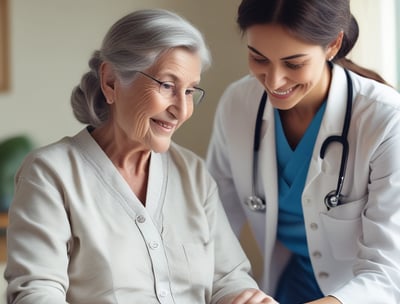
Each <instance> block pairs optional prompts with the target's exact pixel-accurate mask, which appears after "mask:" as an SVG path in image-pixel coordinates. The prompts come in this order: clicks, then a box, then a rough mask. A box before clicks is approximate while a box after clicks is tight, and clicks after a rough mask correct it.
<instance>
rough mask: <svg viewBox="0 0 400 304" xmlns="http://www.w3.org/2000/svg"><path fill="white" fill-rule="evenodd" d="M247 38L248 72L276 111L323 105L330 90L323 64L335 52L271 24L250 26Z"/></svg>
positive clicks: (324, 64)
mask: <svg viewBox="0 0 400 304" xmlns="http://www.w3.org/2000/svg"><path fill="white" fill-rule="evenodd" d="M246 37H247V44H248V50H249V67H250V70H251V72H252V73H253V74H254V76H255V77H257V79H258V80H259V81H260V82H261V83H262V84H263V86H264V87H265V89H266V91H267V93H268V97H269V99H268V101H269V102H271V103H272V105H273V106H274V107H275V108H278V109H280V110H288V109H291V108H293V107H295V106H296V105H298V104H300V103H302V104H306V103H308V104H313V103H314V104H315V103H320V102H322V100H323V99H324V98H325V96H326V93H327V91H328V87H329V68H328V65H327V63H326V62H327V59H328V58H329V57H330V56H332V52H333V51H334V50H332V49H331V48H330V47H328V48H327V49H326V50H325V49H323V48H322V47H321V46H319V45H313V44H308V43H306V42H304V41H302V40H299V39H298V38H296V37H294V36H293V35H291V34H290V33H289V32H288V31H286V30H285V29H284V28H283V27H282V26H279V25H274V24H261V25H254V26H251V27H250V28H248V29H247V30H246ZM335 54H336V53H335ZM333 55H334V54H333Z"/></svg>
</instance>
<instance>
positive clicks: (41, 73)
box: [0, 0, 400, 303]
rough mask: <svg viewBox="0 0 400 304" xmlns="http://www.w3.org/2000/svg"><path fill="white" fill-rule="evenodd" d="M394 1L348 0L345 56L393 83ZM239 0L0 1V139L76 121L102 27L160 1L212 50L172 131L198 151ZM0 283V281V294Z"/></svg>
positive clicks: (240, 59)
mask: <svg viewBox="0 0 400 304" xmlns="http://www.w3.org/2000/svg"><path fill="white" fill-rule="evenodd" d="M399 2H400V1H399V0H380V1H376V0H351V6H352V10H353V14H354V15H355V16H356V18H357V20H358V22H359V26H360V38H359V41H358V44H357V45H356V48H355V49H354V50H353V52H352V54H351V56H350V57H351V59H352V60H353V61H355V62H356V63H359V64H361V65H363V66H365V67H367V68H370V69H373V70H375V71H377V72H379V73H380V74H381V75H382V76H383V77H384V78H385V79H386V80H387V81H388V82H389V83H390V84H392V85H393V86H394V87H396V88H399V87H400V85H399V79H400V63H399V61H398V60H400V59H399V58H400V51H399V49H400V43H399V41H400V38H399V36H400V34H399V32H396V29H399V28H400V21H399V20H400V3H399ZM239 3H240V1H239V0H217V1H215V0H202V1H199V0H185V1H181V0H136V1H132V0H113V1H110V0H68V1H66V0H35V1H27V0H0V18H1V20H0V39H1V41H0V42H1V44H0V56H3V55H6V57H2V58H6V59H2V61H0V69H2V72H3V73H1V76H0V142H2V141H6V140H8V139H10V138H14V137H19V136H24V137H25V138H28V140H29V143H30V144H31V145H32V147H37V146H42V145H46V144H48V143H50V142H53V141H56V140H58V139H60V138H61V137H63V136H67V135H73V134H75V133H76V132H78V131H79V130H80V129H81V128H83V125H81V124H80V123H78V122H77V121H75V119H74V117H73V115H72V111H71V108H70V104H69V98H70V93H71V90H72V88H73V87H74V86H75V85H76V84H78V82H79V80H80V77H81V76H82V74H83V73H84V72H86V71H87V61H88V59H89V57H90V55H91V53H92V52H93V51H94V50H95V49H97V48H99V46H100V44H101V40H102V37H103V36H104V34H105V32H106V31H107V29H108V28H109V27H110V26H111V24H112V23H114V22H115V21H116V20H117V19H119V18H120V17H122V16H123V15H125V14H127V13H128V12H131V11H133V10H136V9H141V8H165V9H170V10H173V11H175V12H177V13H179V14H181V15H183V16H184V17H186V18H187V19H188V20H190V21H191V22H192V23H193V24H194V25H195V26H197V27H198V28H199V29H200V30H201V31H202V32H203V34H204V36H205V38H206V40H207V42H208V45H209V47H210V49H211V52H212V56H213V65H212V67H211V69H209V70H208V71H207V72H206V73H205V74H203V79H202V81H201V87H203V88H204V89H205V90H206V98H205V100H204V102H203V103H202V104H201V105H200V106H199V107H198V108H197V109H196V111H195V113H194V115H193V117H192V119H191V120H189V121H188V122H187V123H186V124H185V125H184V126H183V127H182V128H181V129H180V130H179V131H178V132H177V133H176V134H175V136H174V139H175V141H176V142H178V143H180V144H181V145H183V146H186V147H188V148H190V149H192V150H193V151H195V152H196V153H197V154H199V155H200V156H202V157H204V156H205V154H206V150H207V145H208V141H209V137H210V133H211V128H212V123H213V118H214V111H215V108H216V105H217V103H218V99H219V97H220V95H221V94H222V92H223V90H224V89H225V87H226V86H227V85H228V84H229V83H230V82H232V81H234V80H236V79H238V78H240V77H241V76H243V75H245V74H246V73H247V51H246V45H245V43H244V41H243V40H242V39H241V37H240V34H239V31H238V29H237V27H236V24H235V18H236V10H237V6H238V4H239ZM0 158H1V155H0ZM0 162H1V159H0ZM7 163H9V162H7ZM3 213H5V212H3ZM3 215H4V214H3ZM6 223H7V218H6V217H4V216H3V217H2V218H0V224H1V225H2V226H3V234H2V237H1V244H0V259H1V262H0V275H2V272H3V268H2V267H3V266H4V263H5V256H4V250H5V249H4V248H5V237H4V226H6ZM251 242H252V239H251V235H250V233H249V231H244V233H243V236H242V243H243V245H244V247H245V249H246V250H247V252H248V254H249V257H250V258H251V260H252V263H253V264H254V265H255V275H256V276H257V275H258V273H257V269H261V267H257V265H258V264H259V263H261V257H260V256H259V254H258V252H254V251H250V250H249V249H248V248H249V246H250V244H251ZM0 282H3V281H1V277H0ZM2 284H3V285H4V282H3V283H2ZM3 285H1V284H0V293H3V289H4V286H3ZM0 303H2V302H1V300H0ZM4 303H5V302H4Z"/></svg>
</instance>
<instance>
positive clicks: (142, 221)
mask: <svg viewBox="0 0 400 304" xmlns="http://www.w3.org/2000/svg"><path fill="white" fill-rule="evenodd" d="M136 221H137V222H138V223H140V224H143V223H144V222H145V221H146V217H145V216H143V215H138V216H137V217H136Z"/></svg>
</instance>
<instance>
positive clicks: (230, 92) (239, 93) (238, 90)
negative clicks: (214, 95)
mask: <svg viewBox="0 0 400 304" xmlns="http://www.w3.org/2000/svg"><path fill="white" fill-rule="evenodd" d="M263 92H264V88H263V86H262V85H261V83H260V82H259V81H258V80H257V79H256V78H255V77H254V76H252V75H246V76H244V77H242V78H240V79H238V80H236V81H234V82H232V83H231V84H230V85H228V87H227V88H226V89H225V92H224V94H223V96H222V98H221V102H222V103H224V100H226V99H229V100H231V102H235V100H240V101H241V102H242V104H246V103H247V102H248V100H252V99H253V97H256V98H258V97H261V95H262V93H263ZM225 102H226V101H225Z"/></svg>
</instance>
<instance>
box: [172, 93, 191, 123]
mask: <svg viewBox="0 0 400 304" xmlns="http://www.w3.org/2000/svg"><path fill="white" fill-rule="evenodd" d="M169 112H170V113H171V114H172V115H173V116H174V118H176V119H178V120H179V121H185V120H186V119H188V118H189V117H190V116H191V115H192V112H193V106H191V103H190V102H189V101H188V97H187V96H186V95H185V92H184V91H183V90H181V91H180V92H177V93H176V95H175V96H174V98H173V99H172V100H171V106H170V110H169Z"/></svg>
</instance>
